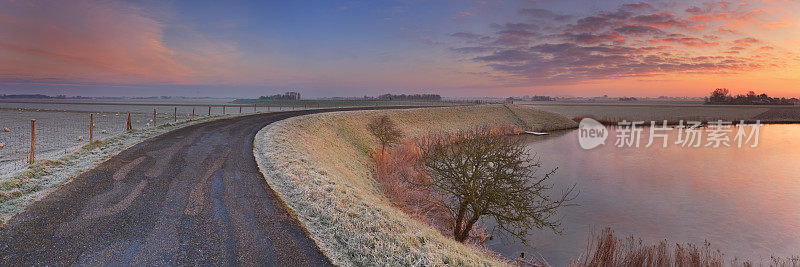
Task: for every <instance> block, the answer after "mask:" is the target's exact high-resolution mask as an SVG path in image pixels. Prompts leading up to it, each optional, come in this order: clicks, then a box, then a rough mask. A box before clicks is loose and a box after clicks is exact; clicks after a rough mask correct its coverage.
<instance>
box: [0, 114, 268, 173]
mask: <svg viewBox="0 0 800 267" xmlns="http://www.w3.org/2000/svg"><path fill="white" fill-rule="evenodd" d="M61 102H66V101H63V100H62V101H61ZM87 102H88V103H87ZM95 102H96V103H95ZM170 104H174V106H173V105H170ZM209 105H214V107H213V108H212V111H211V112H212V115H222V113H223V108H222V107H220V106H219V105H230V104H229V103H228V101H223V100H219V101H203V102H185V101H184V102H171V103H170V102H141V101H138V102H137V101H131V102H118V103H115V102H109V101H108V100H95V101H92V100H80V103H75V104H71V103H70V104H62V103H59V104H54V103H52V102H40V103H7V102H0V147H1V148H0V177H5V176H9V175H13V174H15V173H18V172H19V171H21V170H24V169H25V168H26V167H27V166H28V164H27V158H28V153H29V151H30V148H31V120H34V119H35V120H36V147H35V148H36V149H35V152H36V155H35V158H36V159H37V161H38V160H46V159H51V160H52V159H57V158H59V157H62V156H64V155H67V154H71V153H73V152H75V151H76V150H77V149H78V148H80V147H81V146H83V145H86V144H88V142H89V121H90V116H91V115H92V114H93V116H94V125H95V126H94V140H103V139H106V138H109V137H113V136H117V135H119V134H121V133H123V132H124V130H125V123H126V118H127V114H128V112H130V113H131V124H132V126H133V128H134V129H144V128H147V127H152V126H153V109H156V112H157V114H158V115H157V118H156V122H157V123H158V125H161V124H164V123H167V122H170V123H172V122H175V120H176V117H177V121H178V122H180V121H186V120H187V119H190V118H191V114H192V108H193V107H194V111H195V118H196V119H200V118H204V117H206V116H207V115H208V106H209ZM176 108H177V116H175V114H174V113H175V111H176ZM259 109H260V110H258V111H264V109H265V108H263V107H262V108H259ZM242 112H243V113H253V112H254V110H253V108H252V107H243V108H242ZM225 113H227V114H238V113H239V107H238V106H228V107H226V108H225Z"/></svg>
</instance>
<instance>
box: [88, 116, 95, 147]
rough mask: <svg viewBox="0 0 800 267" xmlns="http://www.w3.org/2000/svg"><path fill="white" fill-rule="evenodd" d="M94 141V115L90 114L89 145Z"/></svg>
mask: <svg viewBox="0 0 800 267" xmlns="http://www.w3.org/2000/svg"><path fill="white" fill-rule="evenodd" d="M92 141H94V113H90V114H89V144H91V143H92Z"/></svg>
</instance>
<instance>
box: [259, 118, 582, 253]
mask: <svg viewBox="0 0 800 267" xmlns="http://www.w3.org/2000/svg"><path fill="white" fill-rule="evenodd" d="M382 115H388V116H389V117H391V118H392V119H393V120H394V121H395V122H396V123H397V125H398V127H399V128H400V129H402V130H403V131H404V133H405V134H406V136H409V137H414V136H424V135H427V134H431V133H442V132H454V131H457V130H463V129H471V128H476V127H484V126H487V125H498V124H513V125H517V126H520V127H525V128H528V127H532V128H533V129H535V130H537V131H547V130H555V129H565V128H574V127H576V126H577V124H576V123H575V122H574V121H572V120H570V119H569V118H567V117H564V116H560V115H557V114H554V113H550V112H544V111H539V110H534V109H529V108H525V107H516V106H513V107H511V108H507V107H505V106H502V105H490V106H472V107H447V108H426V109H411V110H382V111H355V112H336V113H324V114H316V115H309V116H302V117H296V118H291V119H288V120H285V121H281V122H277V123H274V124H271V125H269V126H267V127H266V128H264V129H263V130H261V131H260V132H259V133H258V134H257V135H256V141H255V147H254V153H255V155H256V161H257V162H258V164H259V167H260V168H261V171H262V173H263V174H264V176H265V177H266V179H267V182H268V183H269V184H270V186H271V187H272V189H273V190H275V191H276V192H277V193H278V195H279V196H280V197H281V198H282V199H283V201H284V202H285V203H286V205H287V206H288V207H289V208H290V209H291V210H292V211H293V212H294V213H295V215H296V216H297V217H298V219H299V221H300V222H301V224H302V225H303V226H304V228H306V229H307V230H308V232H309V234H310V236H311V237H312V238H313V239H314V240H315V241H316V243H317V245H318V246H319V247H320V249H322V251H323V252H324V253H325V255H326V256H328V257H329V258H330V259H331V260H332V261H333V263H334V264H337V265H345V266H349V265H391V266H396V265H403V266H406V265H443V264H453V265H496V264H502V263H501V262H500V261H499V260H498V259H495V258H493V257H491V256H488V255H486V254H484V253H481V252H480V250H479V249H477V248H474V247H470V246H466V245H463V244H461V243H458V242H456V241H453V240H452V239H449V238H447V237H445V236H443V235H441V234H440V233H439V232H438V231H437V230H435V229H433V228H432V227H430V226H428V225H425V224H423V223H420V222H418V221H416V220H414V219H412V218H411V216H409V215H408V214H405V213H403V212H402V211H401V210H400V209H399V208H398V207H396V206H395V205H393V203H392V202H391V201H390V200H389V199H388V198H387V197H386V196H385V195H384V194H383V193H382V191H381V189H380V186H379V185H378V183H377V182H376V181H375V180H374V179H373V174H372V172H373V166H374V165H373V162H372V160H371V159H370V153H372V152H373V149H374V148H375V147H376V146H377V142H376V140H375V139H374V137H372V136H371V135H370V134H369V133H368V132H367V130H366V127H365V125H366V124H367V122H368V121H369V120H370V119H371V118H374V117H377V116H382Z"/></svg>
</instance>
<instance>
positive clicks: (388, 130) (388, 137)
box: [367, 116, 403, 153]
mask: <svg viewBox="0 0 800 267" xmlns="http://www.w3.org/2000/svg"><path fill="white" fill-rule="evenodd" d="M367 129H369V132H370V133H372V135H374V136H375V137H376V138H378V141H379V142H380V143H381V153H383V151H384V150H385V149H386V146H391V145H392V144H395V143H397V142H398V141H400V138H401V137H403V132H402V131H400V129H397V126H396V125H395V124H394V121H393V120H392V119H391V118H389V116H381V117H376V118H373V119H372V120H370V122H369V123H368V124H367Z"/></svg>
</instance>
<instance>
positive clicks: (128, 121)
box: [125, 111, 133, 131]
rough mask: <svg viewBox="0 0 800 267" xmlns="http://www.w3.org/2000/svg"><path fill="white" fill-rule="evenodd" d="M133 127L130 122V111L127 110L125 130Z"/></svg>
mask: <svg viewBox="0 0 800 267" xmlns="http://www.w3.org/2000/svg"><path fill="white" fill-rule="evenodd" d="M132 129H133V125H132V124H131V112H130V111H128V120H127V121H126V122H125V131H130V130H132Z"/></svg>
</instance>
